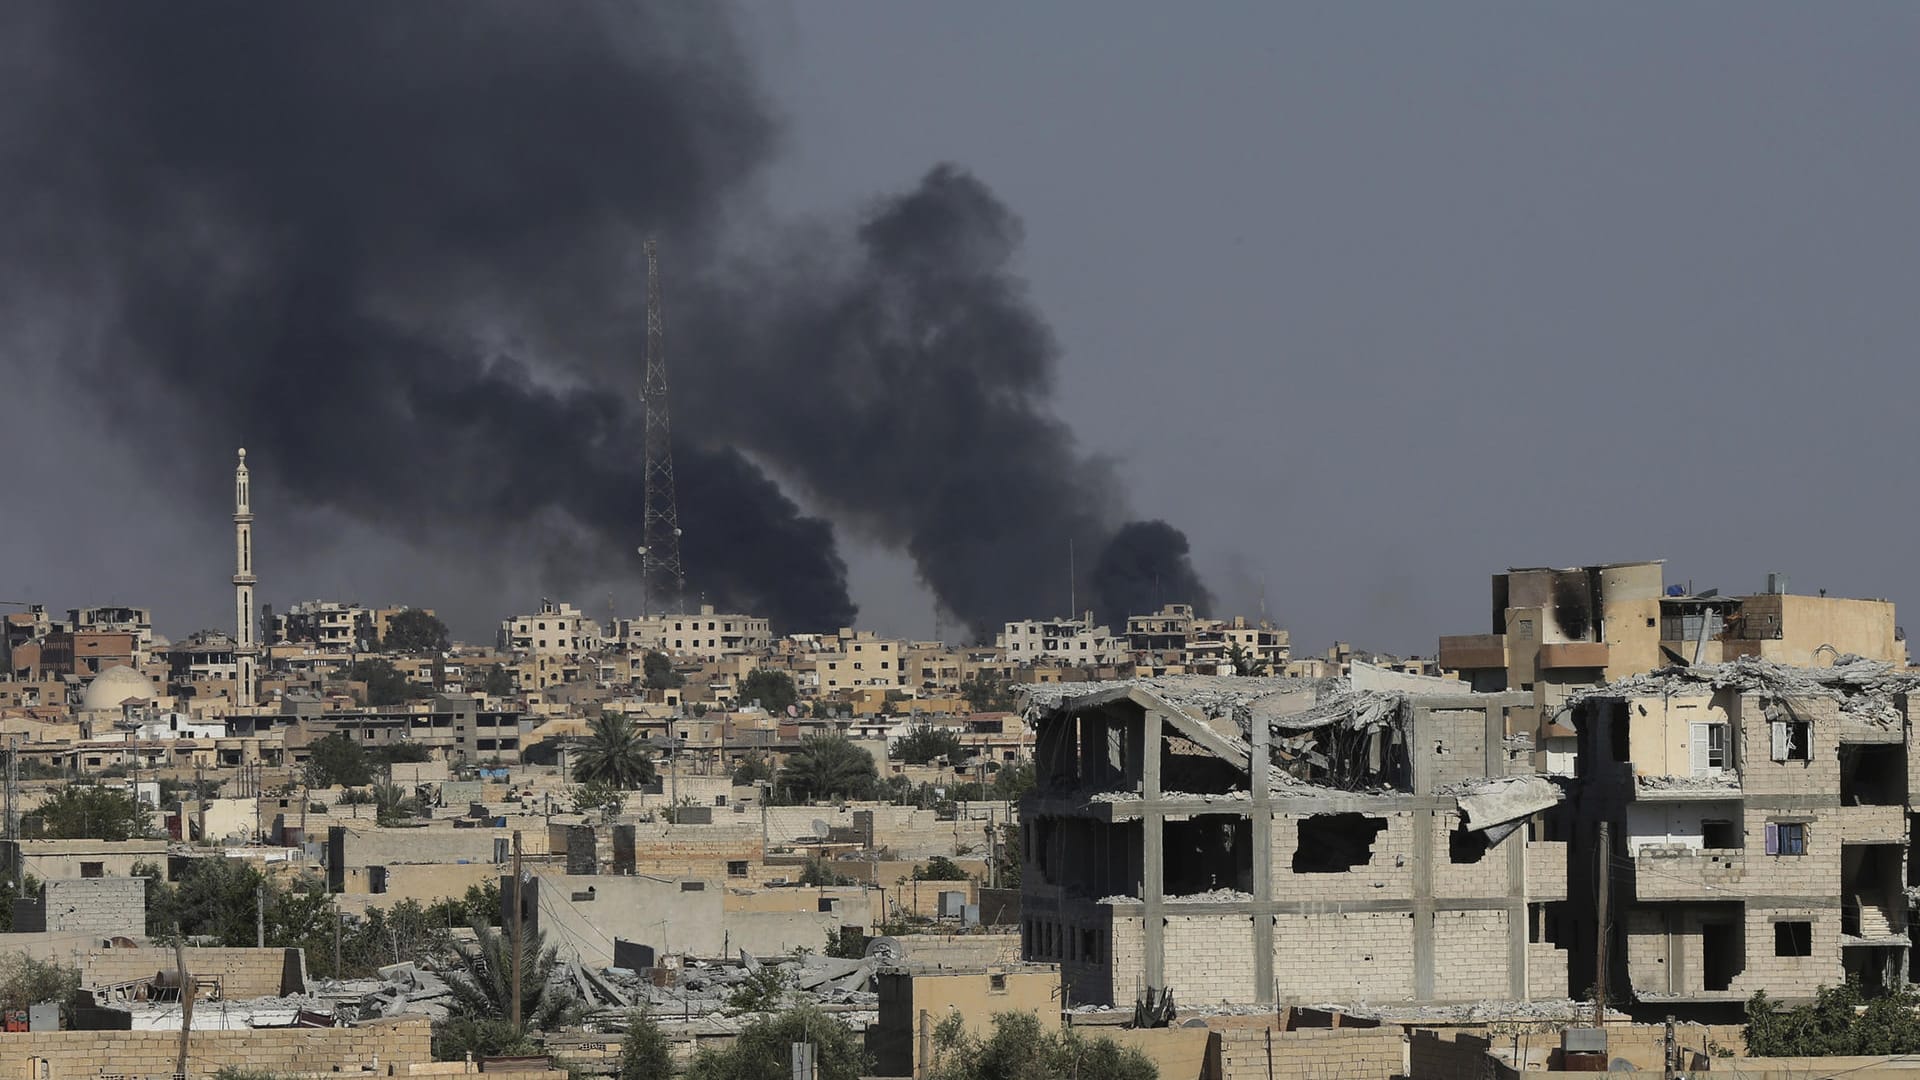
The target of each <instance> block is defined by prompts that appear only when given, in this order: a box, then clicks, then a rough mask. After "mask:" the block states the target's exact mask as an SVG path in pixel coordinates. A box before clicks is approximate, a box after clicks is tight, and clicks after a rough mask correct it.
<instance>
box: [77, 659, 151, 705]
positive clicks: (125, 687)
mask: <svg viewBox="0 0 1920 1080" xmlns="http://www.w3.org/2000/svg"><path fill="white" fill-rule="evenodd" d="M128 698H139V699H140V700H141V701H152V700H153V684H152V683H150V682H148V681H147V677H146V676H145V675H142V674H140V673H139V672H137V671H135V670H133V669H132V668H130V667H126V666H124V665H122V666H120V667H110V668H108V669H107V670H105V671H103V672H101V673H100V674H98V675H95V676H94V677H93V681H92V682H90V683H88V684H87V693H86V696H84V697H82V698H81V699H80V709H81V711H82V712H119V711H120V703H121V702H123V701H126V700H127V699H128Z"/></svg>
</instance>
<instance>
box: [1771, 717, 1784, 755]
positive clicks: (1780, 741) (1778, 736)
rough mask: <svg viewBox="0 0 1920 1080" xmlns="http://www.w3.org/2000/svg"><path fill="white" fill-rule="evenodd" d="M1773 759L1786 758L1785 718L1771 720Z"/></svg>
mask: <svg viewBox="0 0 1920 1080" xmlns="http://www.w3.org/2000/svg"><path fill="white" fill-rule="evenodd" d="M1773 760H1775V761H1785V760H1787V722H1786V721H1785V720H1775V721H1774V722H1773Z"/></svg>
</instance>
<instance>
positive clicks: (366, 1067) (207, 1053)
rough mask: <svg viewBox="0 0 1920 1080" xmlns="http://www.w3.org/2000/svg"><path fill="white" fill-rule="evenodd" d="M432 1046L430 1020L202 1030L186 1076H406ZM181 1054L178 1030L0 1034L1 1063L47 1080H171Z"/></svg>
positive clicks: (191, 1046) (200, 1079)
mask: <svg viewBox="0 0 1920 1080" xmlns="http://www.w3.org/2000/svg"><path fill="white" fill-rule="evenodd" d="M432 1041H433V1024H432V1022H431V1021H429V1020H427V1019H425V1018H424V1017H423V1018H420V1019H410V1020H386V1021H376V1022H374V1023H370V1024H365V1025H362V1026H360V1027H337V1028H261V1029H252V1030H243V1031H196V1032H194V1033H193V1035H192V1037H191V1039H190V1040H189V1042H188V1050H187V1052H188V1058H187V1075H188V1077H189V1078H190V1080H205V1078H208V1077H211V1076H212V1075H213V1074H214V1073H216V1072H218V1071H219V1070H221V1069H224V1068H235V1069H245V1070H248V1071H250V1072H275V1073H313V1072H330V1071H331V1072H342V1073H360V1072H369V1071H371V1072H374V1073H375V1074H376V1075H387V1073H388V1070H389V1068H392V1069H395V1070H397V1071H398V1072H400V1073H402V1074H404V1073H405V1072H406V1071H407V1067H408V1066H409V1065H413V1064H417V1063H424V1062H428V1061H431V1060H433V1054H432ZM179 1053H180V1035H179V1033H178V1032H173V1031H115V1032H101V1031H33V1032H6V1033H0V1059H3V1060H6V1061H10V1062H13V1063H15V1067H16V1068H27V1069H28V1070H29V1071H28V1073H27V1074H26V1075H32V1076H36V1077H43V1078H44V1080H84V1078H93V1077H98V1076H100V1075H101V1074H103V1073H112V1074H117V1075H122V1076H167V1075H169V1074H171V1073H172V1072H173V1068H174V1065H175V1064H176V1063H177V1062H178V1060H179ZM36 1060H37V1061H43V1062H45V1063H46V1069H45V1071H44V1072H41V1071H38V1070H36V1069H33V1068H32V1063H33V1062H35V1061H36ZM376 1062H377V1063H378V1068H377V1070H376V1069H375V1063H376Z"/></svg>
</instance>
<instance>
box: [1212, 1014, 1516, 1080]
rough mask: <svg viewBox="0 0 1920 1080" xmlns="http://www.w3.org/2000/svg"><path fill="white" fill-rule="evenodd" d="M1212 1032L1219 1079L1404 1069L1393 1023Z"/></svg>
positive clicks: (1403, 1047)
mask: <svg viewBox="0 0 1920 1080" xmlns="http://www.w3.org/2000/svg"><path fill="white" fill-rule="evenodd" d="M1214 1034H1215V1037H1216V1038H1217V1039H1218V1040H1219V1063H1220V1068H1219V1072H1218V1074H1217V1075H1218V1076H1219V1077H1220V1080H1268V1078H1269V1077H1301V1078H1308V1077H1316V1078H1317V1077H1351V1078H1354V1080H1363V1078H1365V1080H1370V1078H1374V1077H1378V1078H1380V1080H1386V1078H1387V1077H1390V1076H1400V1075H1403V1074H1404V1073H1405V1072H1406V1067H1405V1065H1406V1053H1407V1040H1406V1037H1405V1036H1404V1035H1403V1034H1402V1033H1401V1031H1400V1029H1399V1028H1398V1027H1377V1028H1302V1029H1299V1030H1295V1031H1275V1030H1273V1029H1271V1028H1253V1027H1248V1028H1242V1027H1224V1028H1221V1029H1220V1030H1218V1031H1216V1032H1215V1033H1214ZM1415 1075H1422V1074H1419V1073H1416V1074H1415ZM1476 1080H1478V1078H1476Z"/></svg>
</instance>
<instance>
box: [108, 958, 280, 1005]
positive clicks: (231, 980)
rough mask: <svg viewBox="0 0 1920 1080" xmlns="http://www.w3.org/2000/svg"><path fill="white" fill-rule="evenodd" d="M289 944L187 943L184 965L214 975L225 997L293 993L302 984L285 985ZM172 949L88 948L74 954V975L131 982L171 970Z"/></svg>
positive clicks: (202, 974)
mask: <svg viewBox="0 0 1920 1080" xmlns="http://www.w3.org/2000/svg"><path fill="white" fill-rule="evenodd" d="M296 952H298V950H295V949H188V950H187V971H188V972H189V973H190V974H192V975H193V976H195V977H196V978H203V977H207V976H214V975H217V976H219V977H220V991H221V993H222V994H223V995H224V996H226V997H227V998H228V999H229V1000H239V999H241V998H256V997H278V996H280V995H282V994H288V993H295V992H298V991H300V990H302V989H303V988H302V987H298V986H288V985H287V983H288V981H289V980H288V975H289V969H290V967H291V971H292V972H293V973H294V974H295V975H296V976H297V973H298V972H299V970H300V968H299V967H298V966H294V965H290V964H289V960H290V959H292V960H296V961H297V957H290V956H289V954H291V953H296ZM173 968H174V955H173V950H172V949H167V948H161V947H157V946H155V947H149V948H141V949H93V950H91V951H89V952H88V953H87V954H86V955H84V956H82V957H81V959H80V981H81V982H82V983H84V984H85V985H88V986H104V985H109V984H112V983H121V982H132V981H133V980H135V979H145V978H151V977H152V976H153V974H154V973H155V972H157V971H172V970H173Z"/></svg>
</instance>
